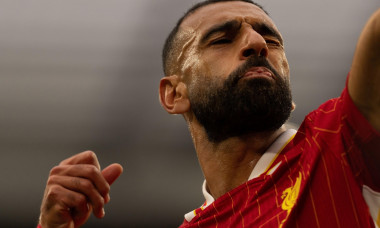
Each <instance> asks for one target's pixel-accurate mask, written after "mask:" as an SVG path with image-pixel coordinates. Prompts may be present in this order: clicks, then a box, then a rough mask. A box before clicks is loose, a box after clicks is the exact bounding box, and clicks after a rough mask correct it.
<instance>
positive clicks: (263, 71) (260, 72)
mask: <svg viewBox="0 0 380 228" xmlns="http://www.w3.org/2000/svg"><path fill="white" fill-rule="evenodd" d="M252 77H255V78H256V77H265V78H272V79H273V78H274V75H273V73H272V71H270V70H269V69H268V68H266V67H252V68H250V69H249V70H248V71H247V72H246V73H245V74H244V76H243V78H252Z"/></svg>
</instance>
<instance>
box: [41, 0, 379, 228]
mask: <svg viewBox="0 0 380 228" xmlns="http://www.w3.org/2000/svg"><path fill="white" fill-rule="evenodd" d="M378 40H380V11H377V12H376V13H375V14H374V15H373V16H372V17H371V18H370V20H369V21H368V23H367V25H366V26H365V28H364V30H363V32H362V35H361V37H360V39H359V42H358V45H357V50H356V53H355V56H354V60H353V63H352V68H351V71H350V74H349V76H348V80H347V86H346V88H345V90H344V91H343V92H342V95H341V96H340V97H339V98H337V99H332V100H330V101H328V102H326V103H325V104H323V105H322V106H320V107H319V108H318V109H317V110H315V111H313V112H312V113H310V114H309V115H308V116H307V117H306V118H305V121H304V122H303V123H302V125H301V127H300V128H299V130H298V131H295V130H286V129H285V128H284V127H283V124H284V122H285V121H286V120H287V119H288V117H289V114H290V112H291V111H292V109H293V108H294V105H293V103H292V99H291V94H290V89H289V66H288V62H287V59H286V56H285V52H284V48H283V40H282V37H281V34H280V32H279V31H278V29H277V28H276V26H275V24H274V23H273V21H272V20H271V18H270V17H269V16H268V15H267V13H266V12H265V11H264V10H263V9H262V8H261V7H260V6H259V5H257V4H256V3H253V2H251V1H249V0H244V1H243V0H237V1H206V2H203V3H200V4H198V5H196V6H195V7H193V8H192V9H190V11H189V12H188V13H187V14H185V16H184V18H182V19H181V20H180V21H179V22H178V26H177V27H176V28H174V30H173V32H172V33H171V34H170V35H169V38H168V40H167V42H166V44H165V47H164V52H163V60H164V71H165V75H167V76H165V77H164V78H162V79H161V82H160V101H161V104H162V106H163V107H164V108H165V109H166V110H167V111H168V112H169V113H171V114H182V115H183V116H184V118H185V120H186V122H187V124H188V127H189V129H190V132H191V135H192V138H193V142H194V145H195V149H196V152H197V155H198V158H199V162H200V165H201V168H202V171H203V173H204V176H205V179H206V180H205V182H204V184H203V193H204V195H205V198H206V202H205V204H204V205H202V206H201V207H200V208H198V209H196V210H194V211H192V212H190V213H188V214H186V215H185V220H184V222H183V224H182V225H181V227H375V226H379V225H380V210H379V209H380V169H379V167H380V151H379V148H380V134H379V131H380V90H379V86H380V67H379V66H380V42H378ZM121 172H122V168H121V166H120V165H118V164H113V165H110V166H109V167H107V168H105V169H104V170H102V171H100V167H99V164H98V161H97V159H96V156H95V154H94V153H93V152H84V153H81V154H78V155H76V156H73V157H71V158H69V159H67V160H65V161H63V162H62V163H61V164H60V165H59V166H57V167H55V168H53V169H52V171H51V173H50V176H49V180H48V183H47V186H46V190H45V195H44V199H43V202H42V206H41V216H40V224H41V226H42V227H79V226H80V225H82V224H84V223H85V222H86V220H87V219H88V216H89V215H90V213H91V211H93V213H94V214H95V216H97V217H103V216H104V210H103V206H104V204H105V203H107V202H108V201H109V195H108V192H109V185H110V184H111V183H112V182H113V181H114V180H115V179H116V178H117V177H118V176H119V175H120V174H121Z"/></svg>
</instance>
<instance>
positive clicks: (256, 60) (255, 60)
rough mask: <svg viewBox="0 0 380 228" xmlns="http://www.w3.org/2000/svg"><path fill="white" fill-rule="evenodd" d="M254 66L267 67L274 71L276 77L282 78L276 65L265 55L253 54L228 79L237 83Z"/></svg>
mask: <svg viewBox="0 0 380 228" xmlns="http://www.w3.org/2000/svg"><path fill="white" fill-rule="evenodd" d="M252 67H265V68H267V69H269V70H270V71H272V73H273V74H274V76H275V79H279V78H281V76H280V74H279V73H278V72H277V71H276V70H275V69H274V67H273V66H272V65H271V64H270V63H269V62H268V60H267V59H266V58H265V57H260V56H251V57H250V58H248V59H247V60H246V62H245V63H243V64H242V65H241V66H239V67H238V68H237V69H236V70H234V71H233V72H232V73H231V74H230V76H229V77H228V80H229V81H230V82H232V83H233V84H234V85H235V84H236V83H237V82H238V81H239V80H240V79H241V78H242V77H243V76H244V75H245V73H246V72H247V71H248V70H249V69H251V68H252Z"/></svg>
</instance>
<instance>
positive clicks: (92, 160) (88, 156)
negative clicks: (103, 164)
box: [60, 150, 100, 169]
mask: <svg viewBox="0 0 380 228" xmlns="http://www.w3.org/2000/svg"><path fill="white" fill-rule="evenodd" d="M75 164H89V165H95V167H97V168H98V169H100V164H99V161H98V158H97V157H96V154H95V153H94V152H93V151H90V150H88V151H84V152H82V153H79V154H76V155H74V156H72V157H70V158H67V159H65V160H63V161H62V162H61V163H60V165H75Z"/></svg>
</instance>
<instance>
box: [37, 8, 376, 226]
mask: <svg viewBox="0 0 380 228" xmlns="http://www.w3.org/2000/svg"><path fill="white" fill-rule="evenodd" d="M231 19H233V20H236V21H239V22H240V24H241V27H240V29H239V30H238V31H236V34H235V36H234V40H233V42H231V43H224V44H220V45H211V44H212V43H213V41H215V40H218V39H219V38H222V37H223V34H214V35H213V36H211V37H210V38H211V39H210V40H208V41H209V42H206V43H200V40H201V37H202V35H204V34H205V32H206V31H207V30H208V29H209V28H210V27H212V26H213V25H215V24H218V23H221V22H223V21H226V20H227V21H228V20H231ZM257 23H266V24H267V25H268V26H271V27H272V28H273V29H275V30H277V28H276V27H275V25H274V23H273V22H272V20H271V19H270V18H269V17H268V16H267V15H266V14H265V13H264V12H263V11H261V10H260V9H259V8H258V7H256V6H254V5H252V4H249V3H244V2H224V3H216V4H212V5H209V6H206V7H204V8H201V9H199V10H198V11H196V12H195V13H194V14H192V15H191V16H189V17H188V18H187V19H185V21H184V22H183V24H182V26H181V29H180V33H181V34H180V35H181V36H182V37H183V38H182V39H181V42H182V44H180V45H179V46H181V47H182V49H181V50H178V53H179V54H178V57H177V61H178V63H177V64H175V65H179V66H181V67H178V69H176V70H175V73H173V74H172V75H168V76H165V77H164V78H162V79H161V82H160V88H159V93H160V102H161V104H162V106H163V107H164V108H165V109H166V110H167V111H168V112H169V113H171V114H182V115H183V116H184V117H185V119H186V121H187V123H188V126H189V129H190V132H191V135H192V138H193V141H194V145H195V149H196V151H197V155H198V158H199V161H200V164H201V167H202V170H203V172H204V175H205V178H206V180H207V185H208V186H207V187H208V190H209V192H210V193H211V194H212V196H213V197H214V198H218V197H219V196H221V195H223V194H224V193H226V192H228V191H229V190H231V189H233V188H235V187H237V186H238V185H240V184H242V183H244V182H245V181H247V179H248V177H249V174H250V173H251V171H252V169H253V167H254V166H255V165H256V163H257V161H258V159H259V158H260V157H261V154H262V153H263V152H265V150H266V149H267V148H268V147H269V146H270V145H271V144H272V142H273V141H274V140H275V139H276V138H277V137H278V136H279V134H281V133H282V132H283V131H284V130H285V129H283V128H280V129H278V130H276V131H272V132H265V133H261V134H250V135H244V136H241V137H233V138H229V139H226V140H225V141H222V142H220V143H211V142H209V141H208V140H207V136H206V133H205V131H204V129H203V127H202V126H201V125H200V124H199V123H198V122H197V120H196V118H195V117H194V114H193V113H192V112H191V109H190V101H189V99H188V93H189V89H190V88H192V87H194V88H196V85H197V84H196V83H197V80H199V77H208V78H209V79H210V80H212V79H213V80H219V81H220V82H223V80H225V79H226V77H227V76H228V75H229V74H230V73H231V72H232V71H233V70H234V69H236V67H238V66H240V65H241V64H242V63H243V62H244V61H245V60H246V59H247V53H251V54H260V55H263V56H266V58H267V59H268V61H269V62H270V63H271V64H272V66H273V67H274V68H275V69H276V70H277V71H278V72H280V73H281V74H282V75H283V76H284V77H286V78H288V77H289V67H288V63H287V60H286V57H285V52H284V49H283V47H282V45H278V44H274V43H275V42H274V43H273V40H272V39H273V37H268V36H264V35H262V34H260V33H258V32H257V31H255V30H254V29H252V25H255V24H257ZM253 27H254V26H253ZM277 31H278V30H277ZM378 40H380V11H377V12H376V13H375V14H374V15H373V16H372V17H371V19H370V20H369V22H368V23H367V25H366V26H365V28H364V30H363V32H362V34H361V36H360V39H359V42H358V46H357V49H356V52H355V56H354V59H353V63H352V68H351V73H350V78H349V81H348V88H349V93H350V95H351V97H352V99H353V101H354V103H355V104H356V106H357V107H358V108H359V110H360V111H361V112H362V113H363V115H364V116H365V117H366V118H367V119H368V121H369V123H370V124H371V125H372V126H373V127H374V128H375V129H377V130H378V131H380V90H379V87H380V69H379V68H380V67H379V66H380V56H379V53H380V46H379V45H380V44H379V42H378ZM247 50H249V52H247ZM251 76H252V77H265V74H263V73H259V72H258V71H252V72H251ZM245 80H249V78H248V77H247V78H242V79H241V81H240V82H239V83H244V81H245ZM268 80H271V79H270V77H268ZM373 156H374V159H375V160H376V162H377V163H380V156H379V155H378V154H377V155H373ZM121 173H122V167H121V166H120V165H119V164H112V165H109V166H108V167H106V168H104V169H103V170H101V168H100V165H99V162H98V159H97V157H96V155H95V153H94V152H92V151H86V152H83V153H79V154H77V155H75V156H73V157H71V158H68V159H66V160H64V161H62V162H61V163H60V164H59V165H58V166H56V167H54V168H53V169H52V170H51V172H50V175H49V178H48V181H47V185H46V189H45V194H44V197H43V201H42V205H41V214H40V224H41V225H42V227H44V228H49V227H62V228H63V227H70V228H71V227H79V226H81V225H82V224H84V223H85V222H86V221H87V219H88V218H89V216H90V214H91V213H93V214H94V215H95V216H96V217H98V218H102V217H103V216H104V212H103V208H104V204H105V203H107V202H109V199H110V198H109V186H110V185H111V184H112V183H113V182H114V181H115V180H116V179H117V178H118V177H119V175H120V174H121Z"/></svg>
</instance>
